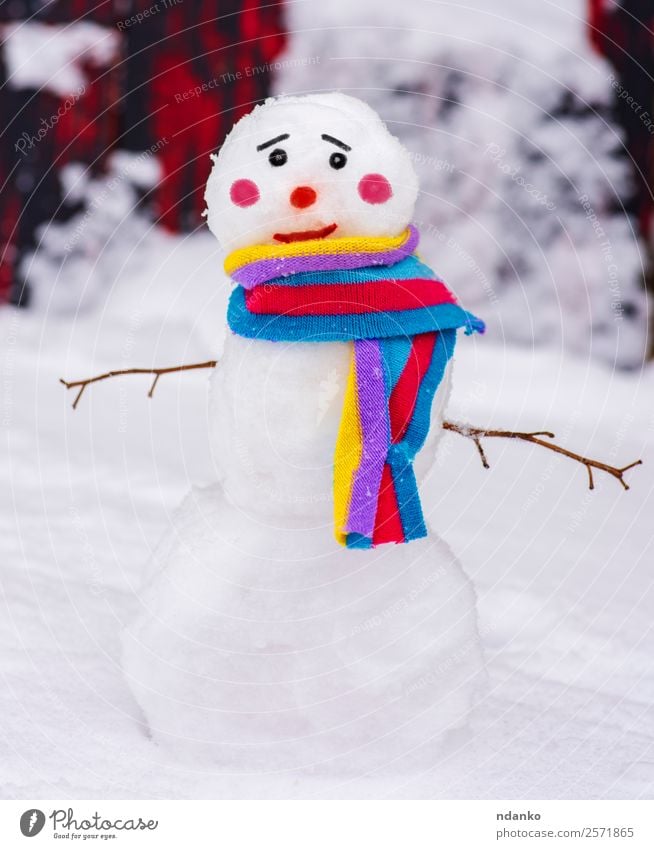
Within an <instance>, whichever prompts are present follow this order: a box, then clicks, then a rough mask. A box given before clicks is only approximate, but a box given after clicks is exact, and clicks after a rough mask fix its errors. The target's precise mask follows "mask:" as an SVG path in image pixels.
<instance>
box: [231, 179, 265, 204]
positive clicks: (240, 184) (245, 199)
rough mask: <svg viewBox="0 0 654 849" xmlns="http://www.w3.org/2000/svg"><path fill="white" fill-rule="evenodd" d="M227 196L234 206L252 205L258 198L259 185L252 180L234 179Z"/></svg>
mask: <svg viewBox="0 0 654 849" xmlns="http://www.w3.org/2000/svg"><path fill="white" fill-rule="evenodd" d="M229 196H230V198H231V201H232V203H234V204H236V206H252V204H253V203H256V202H257V201H258V200H259V197H260V195H259V187H258V186H257V184H256V183H253V182H252V180H235V181H234V182H233V183H232V187H231V189H230V190H229Z"/></svg>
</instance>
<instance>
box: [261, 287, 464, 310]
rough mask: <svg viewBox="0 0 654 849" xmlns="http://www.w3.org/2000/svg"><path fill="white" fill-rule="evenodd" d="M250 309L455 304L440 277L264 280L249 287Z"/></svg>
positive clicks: (403, 307) (397, 307)
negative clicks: (315, 281)
mask: <svg viewBox="0 0 654 849" xmlns="http://www.w3.org/2000/svg"><path fill="white" fill-rule="evenodd" d="M245 303H246V306H247V308H248V310H249V311H250V312H252V313H256V314H264V315H352V314H359V313H367V312H394V311H395V310H414V309H420V308H421V307H433V306H438V305H439V304H455V303H456V300H455V299H454V296H453V295H452V293H451V292H450V291H449V290H448V289H447V287H446V286H445V284H444V283H441V281H440V280H425V279H423V278H412V279H410V280H374V281H370V282H368V283H325V284H324V285H323V284H317V285H309V286H269V285H267V284H262V285H259V286H255V287H254V288H253V289H250V290H249V291H246V293H245Z"/></svg>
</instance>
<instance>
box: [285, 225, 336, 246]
mask: <svg viewBox="0 0 654 849" xmlns="http://www.w3.org/2000/svg"><path fill="white" fill-rule="evenodd" d="M337 227H338V224H328V225H327V226H326V227H323V228H322V229H320V230H298V231H297V232H296V233H275V234H274V236H273V239H275V240H276V241H277V242H285V243H288V242H305V241H306V240H307V239H326V238H327V236H331V234H332V233H333V232H334V230H335V229H336V228H337Z"/></svg>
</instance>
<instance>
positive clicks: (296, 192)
mask: <svg viewBox="0 0 654 849" xmlns="http://www.w3.org/2000/svg"><path fill="white" fill-rule="evenodd" d="M317 197H318V195H317V194H316V193H315V191H314V190H313V189H312V188H311V186H298V187H297V188H296V189H293V191H292V192H291V203H292V204H293V206H296V207H297V208H298V209H305V208H306V207H307V206H311V204H312V203H315V202H316V198H317Z"/></svg>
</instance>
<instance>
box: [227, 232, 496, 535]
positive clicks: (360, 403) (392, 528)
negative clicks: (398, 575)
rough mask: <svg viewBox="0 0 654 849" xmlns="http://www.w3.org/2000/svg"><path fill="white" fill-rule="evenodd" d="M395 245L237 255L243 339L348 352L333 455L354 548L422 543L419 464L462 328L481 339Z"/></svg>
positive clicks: (408, 238) (236, 322) (339, 501)
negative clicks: (334, 346)
mask: <svg viewBox="0 0 654 849" xmlns="http://www.w3.org/2000/svg"><path fill="white" fill-rule="evenodd" d="M417 244H418V232H417V230H416V229H415V227H413V226H411V227H409V228H408V229H407V230H406V231H405V232H404V233H402V235H401V236H399V237H397V238H385V237H376V238H366V237H362V238H340V239H311V240H307V241H302V242H291V243H289V244H283V245H279V246H277V245H273V246H270V245H258V246H255V247H251V248H244V249H241V250H236V251H234V252H233V253H231V254H229V256H228V257H227V259H226V260H225V270H226V272H227V273H228V274H229V275H230V276H231V277H232V278H233V279H234V281H235V282H236V283H237V284H238V285H237V286H236V288H235V289H234V291H233V292H232V296H231V298H230V302H229V308H228V312H227V321H228V324H229V326H230V328H231V329H232V330H233V331H234V333H237V334H239V335H240V336H245V337H247V338H248V339H266V340H271V341H284V342H300V341H302V342H334V341H342V342H350V343H351V344H352V360H351V366H350V373H349V376H348V381H347V387H346V391H345V400H344V405H343V413H342V416H341V424H340V427H339V433H338V437H337V440H336V449H335V455H334V524H335V534H336V538H337V540H338V541H339V542H340V543H341V544H343V545H346V546H347V547H348V548H370V547H373V546H376V545H379V544H381V543H386V542H394V543H400V542H409V541H410V540H413V539H418V538H420V537H424V536H426V535H427V529H426V527H425V521H424V518H423V514H422V508H421V506H420V497H419V495H418V486H417V483H416V479H415V475H414V472H413V459H414V457H415V455H416V454H417V452H418V451H419V450H420V448H421V447H422V445H423V443H424V441H425V438H426V436H427V433H428V431H429V419H430V412H431V405H432V401H433V398H434V395H435V393H436V390H437V389H438V386H439V384H440V382H441V380H442V377H443V373H444V371H445V368H446V366H447V363H448V361H449V359H450V357H451V356H452V353H453V351H454V345H455V342H456V330H457V329H458V328H465V332H466V334H470V333H473V332H474V331H479V332H482V333H483V330H484V324H483V322H481V321H480V320H479V319H478V318H475V317H474V316H473V315H471V314H470V313H468V312H466V311H465V310H463V309H462V308H461V307H460V306H459V305H458V304H457V303H456V300H455V298H454V296H453V295H452V293H451V292H450V291H449V290H448V289H447V287H446V286H445V284H444V283H443V282H442V280H439V279H438V278H437V277H436V276H435V275H434V273H433V272H432V270H431V269H430V268H429V267H428V266H426V265H424V264H423V263H422V262H421V261H420V260H419V259H418V257H417V256H415V254H414V250H415V248H416V247H417Z"/></svg>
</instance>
